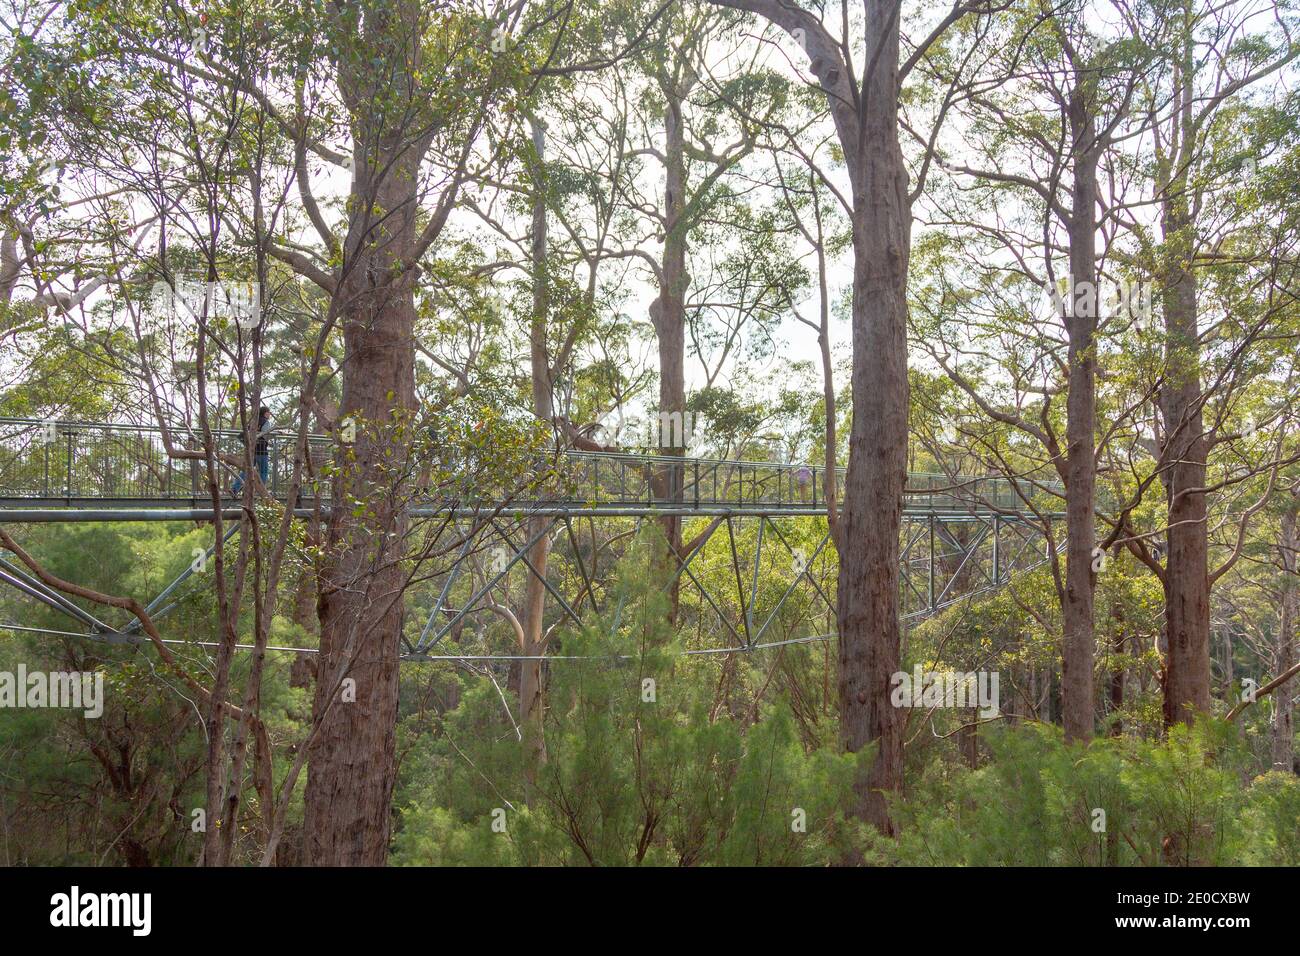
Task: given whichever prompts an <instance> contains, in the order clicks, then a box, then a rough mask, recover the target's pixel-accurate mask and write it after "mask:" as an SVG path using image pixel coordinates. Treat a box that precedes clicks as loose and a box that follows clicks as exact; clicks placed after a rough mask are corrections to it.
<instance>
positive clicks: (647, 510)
mask: <svg viewBox="0 0 1300 956" xmlns="http://www.w3.org/2000/svg"><path fill="white" fill-rule="evenodd" d="M212 436H213V437H212V443H213V447H214V452H215V453H216V455H217V456H218V460H220V459H222V458H224V459H225V461H226V463H225V464H223V465H222V468H223V469H224V470H225V471H226V472H228V478H227V481H226V487H229V479H233V478H234V476H235V469H233V468H231V467H230V465H229V462H230V461H233V460H238V459H242V457H243V445H242V434H241V433H239V432H236V431H228V430H227V431H217V432H213V433H212ZM334 443H335V439H333V438H331V437H329V436H320V435H313V436H310V437H309V439H308V442H307V448H308V454H307V456H306V460H305V461H303V462H301V463H300V467H299V468H298V473H299V475H300V479H299V485H298V489H297V492H296V494H295V495H294V501H293V502H292V504H293V507H294V509H295V513H296V514H299V515H302V516H304V517H306V516H310V515H312V514H316V513H322V514H327V513H328V510H329V507H330V501H329V480H328V478H327V477H324V476H325V474H326V472H327V470H328V469H327V467H326V466H327V463H328V462H330V461H331V460H332V459H333V457H334ZM268 444H269V449H268V451H269V471H268V478H267V481H266V482H265V484H264V486H263V487H264V492H265V494H266V495H268V496H269V497H270V498H271V499H273V500H275V501H278V502H279V503H280V504H281V505H286V504H288V502H287V501H286V498H287V496H288V492H289V490H290V486H291V477H292V475H293V474H294V471H295V460H294V459H295V449H296V447H297V443H296V441H295V440H294V439H293V438H292V437H291V436H288V435H272V436H271V437H270V440H269V443H268ZM169 446H170V448H171V449H172V450H173V451H175V450H177V449H184V450H187V451H196V450H202V448H203V442H202V441H201V440H200V438H199V436H198V435H196V434H195V433H194V432H192V431H189V430H186V429H183V428H171V429H169V430H168V431H167V432H166V433H164V432H163V431H162V430H161V429H160V428H157V427H154V426H147V425H137V424H130V423H103V422H72V421H55V420H44V421H42V420H34V419H13V418H8V419H5V418H0V523H29V522H67V521H160V520H171V521H210V520H212V519H213V517H214V508H213V504H212V500H211V498H210V496H209V494H208V490H207V478H206V462H205V461H203V460H198V459H195V458H185V457H179V458H178V457H175V456H174V455H173V454H171V453H169V451H168V447H169ZM548 465H549V469H548V470H549V471H550V473H551V474H552V475H553V476H554V477H555V480H554V481H551V482H548V483H547V484H546V485H545V486H543V487H542V488H540V489H539V490H534V491H531V492H528V493H526V494H522V495H514V494H510V493H508V492H506V491H505V490H504V489H496V490H484V489H483V488H468V487H462V488H451V489H449V488H447V487H445V486H443V487H439V488H438V489H436V490H434V491H431V492H429V493H427V494H423V495H421V494H416V495H414V496H412V497H411V499H410V502H409V505H408V513H409V514H411V515H412V516H413V517H416V518H420V517H435V516H436V517H440V518H442V519H445V520H448V521H449V522H451V523H453V524H455V525H456V526H457V528H458V529H460V530H461V531H462V532H463V533H462V534H460V535H459V536H458V538H457V540H458V541H459V540H460V538H461V537H463V541H464V543H463V545H462V546H461V547H460V548H459V554H458V556H457V557H456V560H455V562H454V563H453V564H451V565H450V566H449V567H448V568H447V569H446V571H445V573H444V574H443V575H442V587H441V594H440V596H439V598H438V600H437V602H436V603H435V605H434V607H433V611H432V613H431V614H430V616H429V619H428V623H427V624H426V625H425V626H424V627H423V629H422V631H421V633H420V636H419V637H418V638H414V637H412V638H410V639H408V640H407V644H406V646H407V652H408V656H409V657H415V658H420V657H429V656H431V651H432V650H433V649H434V648H435V647H436V645H438V643H439V642H440V641H441V640H442V639H443V638H444V637H446V636H447V635H448V634H451V633H453V632H455V633H459V632H458V631H457V627H458V626H463V624H464V622H465V621H466V619H467V618H468V617H469V616H470V615H471V614H475V613H477V612H478V611H480V610H482V608H483V603H482V602H483V600H484V598H485V597H487V596H488V595H489V594H490V593H491V591H492V590H493V589H494V588H496V587H499V586H501V585H502V583H503V582H506V583H508V581H509V577H508V576H509V575H510V573H511V570H512V569H515V568H519V569H520V570H522V571H523V572H524V573H526V574H532V575H534V576H537V577H539V578H541V580H542V582H543V583H544V584H545V586H546V589H547V591H548V592H549V594H550V596H551V597H552V598H553V599H554V606H555V607H556V608H557V612H558V613H563V614H564V615H565V616H567V617H568V618H570V619H572V620H573V621H575V622H581V621H582V619H583V613H584V605H585V608H586V609H587V610H591V609H595V610H600V603H601V602H600V590H601V588H600V586H599V584H598V583H597V582H598V579H599V574H598V567H597V565H598V563H599V558H600V551H601V549H600V548H599V547H597V546H595V545H594V544H593V543H588V544H584V536H583V535H581V534H579V533H576V532H575V525H576V524H577V523H579V522H587V523H589V524H591V526H592V534H591V535H590V536H589V537H590V541H591V542H594V541H595V537H596V536H595V527H596V526H597V525H602V524H608V523H609V522H611V521H613V522H619V521H623V522H624V523H631V522H633V521H635V522H637V523H638V525H639V523H640V522H641V521H643V520H646V519H650V518H656V517H658V518H664V517H669V516H677V517H679V518H680V519H681V520H682V521H683V522H692V521H693V522H695V523H696V524H697V525H698V527H694V526H693V527H692V528H691V532H690V534H689V535H688V537H689V538H690V540H691V547H690V548H689V550H688V553H686V554H681V555H678V556H677V559H678V567H677V570H676V574H675V575H674V576H673V579H672V582H670V585H669V586H672V585H673V584H676V583H678V582H681V583H683V584H686V585H688V586H690V587H693V588H694V589H695V590H697V591H698V592H699V594H700V596H701V600H702V602H703V603H702V605H701V606H702V607H708V608H710V609H711V611H712V612H714V613H716V616H717V618H718V621H719V624H720V628H721V633H723V634H724V635H726V637H727V638H728V641H727V643H728V647H726V648H723V649H722V650H727V651H730V650H748V649H753V648H755V647H759V646H764V645H763V642H762V641H763V638H764V637H766V636H767V635H768V634H769V633H770V632H771V631H772V629H773V626H774V624H777V625H778V626H779V622H778V613H779V612H780V611H781V609H782V608H783V607H784V606H785V605H786V604H787V601H789V599H790V598H791V595H792V594H795V593H796V592H806V596H807V597H809V598H811V599H812V600H813V602H814V603H817V604H818V605H819V606H820V607H821V609H822V611H823V613H824V614H825V617H824V619H825V620H826V622H827V626H828V628H829V630H833V620H834V616H833V615H834V602H833V600H832V597H831V596H832V595H833V594H834V586H833V582H832V581H831V580H830V579H829V578H828V577H827V575H826V573H825V571H826V568H827V558H828V553H827V546H828V544H829V542H830V535H829V530H828V529H827V527H826V524H825V515H826V501H825V497H824V494H825V488H826V480H825V479H826V474H825V469H824V468H822V467H820V466H816V465H804V464H799V463H773V462H752V461H721V460H710V459H698V458H679V457H670V456H656V455H639V454H624V453H604V452H600V453H593V452H578V451H558V452H552V453H551V456H550V459H549V460H548ZM443 470H444V471H447V470H451V471H456V470H461V469H457V468H450V469H449V468H448V466H447V465H446V464H444V465H443ZM842 472H843V470H842V469H841V475H840V480H839V483H838V484H839V486H840V487H842V485H843V476H842ZM1058 495H1059V489H1055V488H1053V487H1052V486H1050V485H1044V484H1041V483H1031V482H1024V483H1012V482H1009V481H1007V480H1006V479H1001V478H983V477H972V478H961V479H957V480H954V479H952V478H949V477H945V476H943V475H934V474H910V475H909V476H908V480H907V487H906V493H905V498H904V510H903V528H902V534H901V535H900V541H899V554H900V562H901V570H902V574H901V580H902V583H901V587H902V610H903V614H904V616H905V618H907V619H909V620H918V619H921V618H924V617H926V616H928V615H931V614H933V613H935V612H937V611H939V610H942V609H944V608H946V607H949V606H951V605H952V604H954V603H956V602H958V601H960V600H965V599H968V598H970V597H972V596H974V595H978V594H981V593H985V592H987V591H990V590H992V589H994V588H998V587H1001V586H1002V585H1004V584H1005V583H1006V582H1007V581H1008V580H1009V579H1010V577H1011V575H1012V574H1014V573H1016V572H1018V571H1022V570H1025V569H1027V568H1030V567H1033V566H1036V565H1037V564H1040V563H1041V562H1042V561H1043V560H1044V552H1045V547H1046V538H1045V535H1044V527H1043V523H1042V520H1041V519H1042V517H1043V516H1045V515H1046V516H1053V515H1055V514H1056V513H1058V512H1059V497H1058ZM221 511H222V515H223V517H224V518H226V519H228V520H231V521H232V522H233V524H232V526H231V528H230V530H229V533H228V535H227V538H229V536H230V535H233V534H234V533H235V531H237V530H238V527H239V519H241V518H242V516H243V511H242V509H241V507H240V502H238V501H236V500H235V499H234V498H229V497H228V498H226V499H224V500H223V502H222V504H221ZM538 517H541V518H543V519H544V521H543V522H542V525H541V528H540V530H538V529H537V525H536V523H535V522H532V521H530V519H535V518H538ZM798 519H803V521H804V522H805V523H807V522H809V521H812V522H813V524H814V525H815V526H816V527H817V529H818V530H817V531H816V532H815V533H814V534H813V536H812V537H809V536H808V535H807V534H806V533H804V534H801V535H799V536H795V535H793V534H792V522H797V520H798ZM817 519H821V520H817ZM742 525H744V526H745V527H742ZM721 529H725V532H726V535H727V537H728V541H729V547H728V548H726V549H714V550H715V551H721V553H722V554H723V556H724V558H725V559H727V560H729V562H730V564H731V569H730V570H731V572H734V573H728V574H727V575H725V576H724V575H717V574H715V575H713V577H714V578H720V577H725V578H726V579H727V580H728V581H730V582H733V583H734V586H735V593H728V594H727V595H725V596H724V595H719V594H718V593H717V588H716V586H715V587H709V586H706V584H705V583H704V580H703V579H704V578H706V577H708V576H709V575H707V574H706V573H704V572H703V571H702V570H701V568H700V566H699V565H700V563H701V561H702V560H703V559H701V557H700V556H701V555H702V554H703V553H704V552H705V545H706V544H707V543H708V542H709V540H710V539H711V538H712V536H713V535H714V534H715V533H718V532H719V531H720V530H721ZM530 530H531V534H530V533H528V532H529V531H530ZM561 532H567V538H562V536H561ZM542 534H547V535H551V536H552V537H553V539H554V540H556V541H557V542H559V544H560V545H561V546H562V545H564V544H567V545H568V547H567V548H561V551H562V553H560V554H559V555H558V557H559V558H560V560H558V561H552V562H551V564H550V567H548V570H547V572H546V573H545V574H538V569H537V568H535V567H533V565H532V563H531V562H530V561H529V558H528V554H529V552H530V551H531V549H532V547H533V545H534V544H535V543H536V542H537V540H539V539H540V536H541V535H542ZM796 537H797V539H798V542H802V543H797V542H796ZM213 547H214V548H215V547H216V543H214V545H213ZM832 550H833V549H832ZM211 552H212V549H209V554H211ZM742 553H743V554H742ZM819 562H820V564H819ZM195 565H196V568H197V567H198V566H200V565H201V563H200V562H197V561H196V562H195ZM557 566H558V567H557ZM819 567H820V569H821V571H822V572H823V573H821V575H820V577H819V574H818V568H819ZM466 572H468V575H466ZM193 573H195V569H188V570H186V571H185V572H183V573H182V574H181V576H180V577H179V578H178V579H177V580H175V581H173V582H172V584H171V585H169V586H168V587H167V588H166V589H165V590H164V591H163V592H162V594H160V595H159V596H158V598H156V599H155V600H154V601H153V602H152V603H151V604H150V605H149V606H148V608H147V610H148V611H149V613H150V614H155V613H157V614H162V613H166V612H167V611H168V610H170V609H171V608H173V607H175V606H177V602H176V598H177V594H178V592H179V591H180V589H181V586H182V585H183V584H184V583H185V581H186V580H187V579H188V578H189V577H191V575H192V574H193ZM466 577H467V578H468V582H467V581H466V580H462V578H466ZM557 578H561V579H563V581H561V580H557ZM745 578H748V579H749V581H750V585H749V588H748V589H746V587H745V584H744V579H745ZM773 580H776V581H779V584H778V586H776V587H775V588H773V587H771V586H769V585H770V584H771V583H772V582H773ZM0 582H3V583H8V584H10V585H11V586H13V587H15V588H17V589H19V590H20V591H22V592H23V593H25V594H27V595H28V596H31V597H33V598H35V599H37V600H40V601H42V603H45V604H46V605H47V606H50V607H53V608H56V609H57V610H59V611H61V612H63V613H65V614H68V615H69V616H71V617H73V618H75V619H76V620H77V621H78V623H79V624H81V625H83V626H85V627H87V628H89V630H90V632H91V635H94V636H100V637H108V638H110V639H112V638H117V639H131V640H135V639H138V637H139V634H138V631H139V622H138V621H133V622H131V623H130V624H128V625H126V626H125V627H122V628H115V627H110V626H108V625H106V624H104V623H103V622H101V621H99V620H98V619H97V618H94V617H93V615H91V614H90V613H89V612H88V611H86V610H85V609H84V608H81V607H80V606H78V605H76V604H74V603H73V602H71V601H70V600H69V599H67V598H66V597H64V596H63V595H59V594H56V593H54V592H52V591H51V590H50V589H49V588H46V587H45V586H44V585H43V584H42V583H41V582H39V581H37V580H35V579H34V578H32V577H31V576H30V575H28V574H27V573H25V572H24V571H23V570H22V569H21V568H19V567H17V566H16V565H15V564H14V563H13V562H10V561H7V560H3V559H0ZM458 582H459V583H460V584H461V585H462V588H461V590H462V591H465V592H466V593H465V594H463V595H460V598H461V600H460V601H459V604H460V606H459V607H452V606H451V605H450V604H449V600H450V599H451V598H452V597H453V595H454V591H453V589H454V588H455V586H456V585H457V583H458ZM467 583H468V586H467ZM566 590H567V591H568V593H565V591H566ZM728 592H730V587H728ZM169 600H170V601H171V603H170V604H168V603H166V602H168V601H169ZM820 636H821V637H825V636H826V635H820ZM449 656H455V655H449Z"/></svg>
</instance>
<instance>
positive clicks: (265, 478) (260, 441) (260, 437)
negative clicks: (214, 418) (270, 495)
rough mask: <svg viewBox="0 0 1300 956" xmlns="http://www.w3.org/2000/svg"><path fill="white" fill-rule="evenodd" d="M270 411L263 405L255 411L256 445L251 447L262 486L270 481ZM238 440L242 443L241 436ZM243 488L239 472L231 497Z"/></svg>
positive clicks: (242, 437) (241, 476)
mask: <svg viewBox="0 0 1300 956" xmlns="http://www.w3.org/2000/svg"><path fill="white" fill-rule="evenodd" d="M270 435H271V410H270V409H269V408H267V407H266V406H265V405H263V406H262V407H261V408H260V409H258V411H257V444H256V445H254V446H253V463H254V464H255V465H257V474H258V475H259V476H260V477H261V479H262V484H264V485H265V484H268V483H269V482H270V480H271V438H270ZM239 440H240V441H241V442H242V441H244V436H243V435H242V434H241V435H240V436H239ZM243 487H244V473H243V472H242V471H241V472H240V473H239V477H238V478H237V479H236V480H235V483H234V484H233V485H232V486H231V488H230V493H231V494H232V495H237V494H239V492H240V491H241V490H243Z"/></svg>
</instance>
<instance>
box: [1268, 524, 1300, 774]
mask: <svg viewBox="0 0 1300 956" xmlns="http://www.w3.org/2000/svg"><path fill="white" fill-rule="evenodd" d="M1297 519H1300V508H1297V507H1296V506H1295V505H1293V506H1292V507H1291V508H1290V509H1289V510H1288V511H1287V512H1286V514H1284V515H1283V516H1282V537H1281V541H1280V542H1279V544H1280V548H1279V551H1280V552H1281V558H1282V571H1283V575H1284V577H1283V581H1282V619H1281V621H1280V622H1279V626H1278V631H1277V671H1276V672H1277V673H1278V674H1284V673H1286V671H1287V670H1289V669H1290V668H1292V667H1294V666H1295V662H1296V644H1297V640H1296V638H1297V630H1300V577H1297V572H1298V571H1300V521H1298V520H1297ZM1297 687H1300V679H1297V678H1292V679H1291V680H1289V681H1287V682H1286V683H1285V684H1283V685H1281V686H1280V687H1278V688H1277V689H1276V690H1275V691H1273V769H1275V770H1285V771H1287V772H1290V771H1292V770H1293V769H1294V765H1295V722H1294V710H1295V705H1294V704H1293V703H1292V701H1293V699H1294V697H1295V695H1296V688H1297Z"/></svg>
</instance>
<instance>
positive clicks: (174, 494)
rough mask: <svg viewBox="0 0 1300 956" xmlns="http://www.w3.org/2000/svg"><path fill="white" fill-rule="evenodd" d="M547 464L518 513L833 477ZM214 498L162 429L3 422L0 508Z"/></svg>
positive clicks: (755, 499) (765, 495)
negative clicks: (534, 507) (527, 507)
mask: <svg viewBox="0 0 1300 956" xmlns="http://www.w3.org/2000/svg"><path fill="white" fill-rule="evenodd" d="M166 437H167V438H168V440H169V441H170V443H171V446H172V448H173V450H184V451H189V452H195V451H202V450H203V440H202V437H201V436H200V435H197V434H195V433H194V432H193V431H191V430H189V429H185V428H169V429H168V430H167V433H166ZM243 440H244V435H243V433H242V432H239V431H233V430H228V429H224V430H218V431H214V432H213V433H212V441H213V445H214V450H215V451H216V453H217V455H218V456H219V458H220V457H225V458H228V459H237V460H239V461H243V460H244V459H245V451H244V445H243ZM296 445H297V443H296V441H295V439H294V437H293V436H292V435H287V434H283V433H279V434H277V433H272V434H271V435H269V436H268V438H267V446H268V459H269V469H268V478H267V481H266V484H267V488H268V490H269V491H270V493H271V494H272V495H273V496H274V497H277V498H280V499H281V500H283V499H284V497H285V496H286V495H287V493H288V490H289V488H290V486H291V484H292V476H293V472H294V464H295V462H294V458H295V453H296ZM308 454H309V459H310V461H307V462H303V466H304V467H302V469H301V486H300V489H299V497H300V499H308V500H310V499H315V498H320V499H322V500H327V499H328V498H329V494H330V483H329V479H328V477H327V474H328V465H329V464H330V463H331V462H332V461H333V458H334V440H333V439H332V438H330V437H329V436H325V435H313V436H310V438H309V439H308ZM466 454H467V455H468V454H469V453H466ZM434 455H435V457H436V456H445V459H444V460H441V461H436V460H434V457H430V458H429V459H428V461H427V462H426V463H423V464H421V463H417V467H418V468H420V469H423V468H425V467H426V466H427V467H429V468H432V467H434V466H437V467H438V469H439V470H440V471H441V472H443V473H456V474H460V475H472V474H473V473H474V472H475V470H476V469H475V468H473V467H471V464H472V463H471V462H468V461H466V460H460V459H459V458H458V452H457V451H456V450H455V449H446V450H443V451H437V452H435V453H434ZM547 463H548V464H549V465H552V466H553V467H552V468H551V469H550V470H551V471H552V472H553V477H552V478H551V479H549V480H545V481H542V482H541V483H540V484H539V485H538V486H537V487H535V488H534V489H533V490H532V491H530V492H529V493H528V494H527V495H526V496H525V497H526V498H527V502H519V503H521V504H522V503H529V504H541V503H546V504H556V505H565V504H573V505H581V506H584V507H600V506H639V507H644V508H647V509H651V510H653V509H656V508H659V509H668V508H674V509H684V510H701V509H717V508H730V509H735V510H738V511H743V510H746V509H754V510H761V509H770V508H781V509H790V510H795V511H799V510H807V511H808V512H809V513H814V512H817V511H820V510H823V509H824V508H825V506H826V505H825V494H826V469H825V468H824V467H823V466H818V465H808V464H800V463H788V464H787V463H776V462H754V461H722V460H715V459H705V458H678V457H673V456H666V455H639V454H625V453H615V452H582V451H564V452H558V453H553V456H552V457H551V458H548V459H547ZM218 467H219V469H220V471H221V472H222V482H221V485H222V488H223V490H225V491H227V493H228V489H229V488H230V487H231V484H232V482H233V481H234V479H235V478H236V476H237V475H238V473H239V471H240V469H239V468H235V467H232V466H231V465H230V464H228V463H226V462H221V463H220V464H219V465H218ZM844 471H845V470H844V469H843V468H841V469H839V470H838V481H837V486H838V487H839V488H841V489H842V488H843V486H844ZM417 484H418V482H417ZM1044 487H1046V486H1032V485H1030V484H1028V483H1026V484H1022V485H1021V486H1020V489H1019V491H1023V492H1025V493H1026V494H1030V495H1031V496H1032V500H1035V501H1038V502H1043V503H1044V504H1045V510H1046V511H1049V512H1055V511H1058V510H1059V506H1056V505H1053V504H1052V503H1051V501H1050V500H1049V499H1050V498H1051V497H1052V494H1051V491H1050V490H1049V491H1044V490H1043V488H1044ZM1019 491H1018V490H1017V487H1016V486H1015V485H1013V484H1012V483H1011V482H1009V481H1007V480H1006V479H1004V478H985V477H973V478H962V479H958V480H957V481H953V480H952V479H950V478H948V477H947V476H944V475H934V474H909V475H908V479H907V489H906V507H907V508H908V510H911V511H927V512H939V513H942V512H950V513H964V514H969V513H989V512H1006V513H1018V512H1021V511H1024V510H1026V508H1025V503H1024V500H1023V499H1022V498H1021V495H1020V493H1019ZM457 494H465V495H468V496H469V497H479V498H490V497H492V495H493V492H492V491H490V490H489V489H486V488H477V489H476V488H472V487H465V486H464V485H462V487H461V488H460V489H459V490H458V492H457ZM496 494H498V495H499V494H500V490H497V492H496ZM841 494H842V492H841ZM417 497H420V495H419V494H417ZM423 497H425V498H426V500H428V501H430V502H436V501H439V500H445V498H446V493H445V489H444V490H443V491H438V490H434V491H431V492H429V493H428V494H427V495H424V496H423ZM207 498H208V484H207V466H206V462H205V461H204V460H202V459H200V458H185V457H174V456H173V455H171V454H169V453H168V450H167V443H166V442H165V441H164V432H163V430H162V429H160V428H158V427H157V426H152V425H134V424H122V423H105V422H71V421H40V420H35V419H18V418H0V509H2V508H4V507H10V508H13V507H30V506H31V505H32V504H33V503H35V502H48V503H50V504H51V505H54V504H57V503H64V504H71V503H73V502H78V503H81V502H105V503H115V504H118V505H124V506H131V505H133V504H140V503H145V502H149V503H154V502H190V503H193V504H196V505H198V504H202V503H204V502H205V501H206V500H207Z"/></svg>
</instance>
